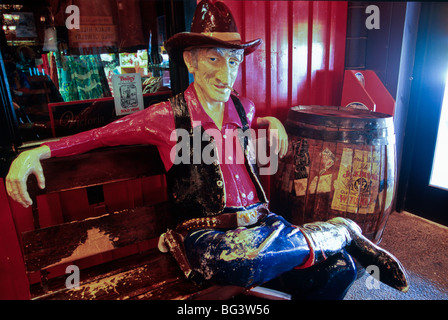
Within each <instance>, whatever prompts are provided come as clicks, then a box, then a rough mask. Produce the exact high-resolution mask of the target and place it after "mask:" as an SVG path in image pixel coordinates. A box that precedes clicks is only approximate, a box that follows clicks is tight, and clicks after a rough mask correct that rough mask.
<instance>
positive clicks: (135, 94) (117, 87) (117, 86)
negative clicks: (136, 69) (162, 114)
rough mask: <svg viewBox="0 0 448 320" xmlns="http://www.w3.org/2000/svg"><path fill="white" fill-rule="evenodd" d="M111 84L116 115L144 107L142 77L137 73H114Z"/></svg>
mask: <svg viewBox="0 0 448 320" xmlns="http://www.w3.org/2000/svg"><path fill="white" fill-rule="evenodd" d="M112 86H113V89H114V90H113V92H114V99H115V112H116V114H117V116H121V115H125V114H129V113H133V112H136V111H140V110H143V109H144V106H143V93H142V78H141V76H140V74H139V73H126V74H114V75H113V76H112Z"/></svg>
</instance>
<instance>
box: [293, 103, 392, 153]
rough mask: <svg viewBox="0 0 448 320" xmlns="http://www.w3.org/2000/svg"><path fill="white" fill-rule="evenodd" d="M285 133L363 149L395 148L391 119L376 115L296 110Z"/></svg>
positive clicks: (316, 108) (345, 110) (311, 108)
mask: <svg viewBox="0 0 448 320" xmlns="http://www.w3.org/2000/svg"><path fill="white" fill-rule="evenodd" d="M285 128H286V131H287V132H288V133H289V134H293V135H296V136H299V137H303V138H309V139H316V140H324V141H332V142H342V143H349V144H363V145H390V144H395V133H394V123H393V117H392V116H390V115H388V114H385V113H379V112H372V111H369V110H362V109H350V108H345V107H334V106H312V105H310V106H296V107H293V108H291V109H290V110H289V113H288V118H287V120H286V123H285Z"/></svg>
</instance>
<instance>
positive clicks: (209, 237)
mask: <svg viewBox="0 0 448 320" xmlns="http://www.w3.org/2000/svg"><path fill="white" fill-rule="evenodd" d="M184 243H185V250H186V253H187V257H188V260H189V262H190V265H191V267H192V268H193V270H195V271H196V272H198V273H199V274H201V275H202V276H203V277H204V278H205V279H206V280H208V281H210V282H212V283H214V284H222V285H236V286H242V287H251V286H256V285H260V284H263V283H266V282H268V281H270V280H273V279H274V278H277V277H278V276H280V275H282V274H283V275H287V274H288V273H291V274H297V275H298V277H300V274H306V273H307V271H303V270H295V269H294V268H295V267H297V266H300V265H302V264H303V263H304V262H306V260H307V259H308V257H309V253H310V250H309V247H308V244H307V241H306V239H305V237H304V235H303V234H302V232H301V231H300V229H299V228H297V226H294V225H292V224H290V223H289V222H287V221H286V220H285V219H284V218H283V217H281V216H278V215H276V214H273V213H271V214H269V215H268V216H267V217H265V218H264V219H262V220H261V221H260V222H259V223H258V224H257V225H255V226H252V227H248V228H246V227H240V228H237V229H232V230H226V231H223V230H215V229H200V230H196V231H192V232H190V233H189V234H188V235H187V236H186V238H185V242H184ZM341 249H342V248H341ZM344 259H345V260H347V261H346V265H347V268H348V269H347V268H345V269H347V270H345V269H344V270H345V271H346V272H345V273H344V281H342V282H341V285H342V286H349V285H350V284H351V283H352V282H353V280H354V279H355V277H356V267H355V266H354V264H353V261H352V260H351V258H350V256H348V255H345V256H344ZM348 260H349V261H348ZM337 264H338V265H341V263H340V262H338V263H337ZM325 268H326V270H328V272H333V273H334V275H336V273H338V274H339V273H340V271H341V270H337V268H331V267H330V268H328V266H326V267H325ZM310 269H311V268H310ZM336 271H337V272H336ZM322 272H323V271H320V274H321V275H322ZM326 273H327V271H324V272H323V274H326ZM329 276H330V278H334V277H333V276H331V275H329ZM307 277H309V275H307ZM298 285H299V286H300V284H298ZM326 285H328V284H326ZM344 289H346V288H344Z"/></svg>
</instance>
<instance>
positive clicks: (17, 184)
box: [6, 146, 51, 208]
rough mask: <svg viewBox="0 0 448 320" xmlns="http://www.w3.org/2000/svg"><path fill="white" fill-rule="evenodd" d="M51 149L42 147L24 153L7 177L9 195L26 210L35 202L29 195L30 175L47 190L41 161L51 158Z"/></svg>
mask: <svg viewBox="0 0 448 320" xmlns="http://www.w3.org/2000/svg"><path fill="white" fill-rule="evenodd" d="M50 153H51V152H50V149H49V148H48V147H47V146H41V147H38V148H35V149H31V150H28V151H24V152H22V153H21V154H20V155H19V156H18V157H17V158H16V159H15V160H14V161H13V162H12V164H11V167H10V168H9V172H8V175H7V176H6V191H7V192H8V195H9V196H10V197H11V198H12V199H13V200H14V201H17V202H19V203H20V204H21V205H22V206H24V207H25V208H27V207H29V206H30V205H31V204H32V203H33V201H32V200H31V198H30V195H29V194H28V190H27V185H26V182H27V180H28V177H29V176H30V174H34V175H35V176H36V178H37V182H38V184H39V187H40V188H41V189H44V188H45V177H44V173H43V169H42V165H41V163H40V160H42V159H46V158H49V157H50Z"/></svg>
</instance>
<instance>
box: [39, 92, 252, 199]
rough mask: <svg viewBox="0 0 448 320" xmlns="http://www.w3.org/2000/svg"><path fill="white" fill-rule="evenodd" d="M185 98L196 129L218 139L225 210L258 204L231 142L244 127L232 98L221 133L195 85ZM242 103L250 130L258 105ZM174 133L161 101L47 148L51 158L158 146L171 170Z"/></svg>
mask: <svg viewBox="0 0 448 320" xmlns="http://www.w3.org/2000/svg"><path fill="white" fill-rule="evenodd" d="M184 96H185V100H186V101H187V104H188V109H189V111H190V116H191V119H192V121H193V126H196V123H198V122H200V124H201V125H202V126H203V128H204V129H205V131H206V132H207V133H208V134H210V135H211V136H213V137H214V138H215V141H216V145H217V148H218V155H219V160H220V167H221V170H222V173H223V177H224V185H225V190H226V207H241V206H243V207H247V206H249V205H251V204H255V203H257V202H259V199H258V197H257V192H256V189H255V186H254V184H253V182H252V180H251V178H250V176H249V173H248V172H247V170H246V167H245V165H244V163H242V158H241V155H242V154H243V153H242V150H241V146H240V144H239V143H238V142H237V140H235V141H230V142H229V141H228V140H229V139H231V138H232V137H231V136H229V135H230V134H231V133H232V132H233V130H235V129H237V128H241V127H242V124H241V121H240V118H239V116H238V113H237V111H236V109H235V106H234V104H233V101H232V99H229V100H228V101H227V102H226V103H225V109H224V116H223V122H222V128H221V130H219V129H218V127H217V126H216V124H215V123H214V121H213V120H212V119H211V118H210V116H209V115H208V114H207V113H206V112H205V111H204V109H203V107H202V105H201V104H200V102H199V99H198V97H197V94H196V90H195V89H194V85H193V84H191V85H190V86H189V87H188V89H187V90H186V91H185V92H184ZM240 100H241V103H242V105H243V106H244V109H245V110H246V114H247V121H248V124H249V127H250V126H251V124H252V121H253V119H254V115H255V106H254V104H253V102H251V101H250V100H248V99H246V98H240ZM172 132H175V124H174V116H173V110H172V108H171V105H170V103H169V102H162V103H159V104H156V105H154V106H151V107H149V108H147V109H145V110H142V111H140V112H137V113H134V114H131V115H128V116H126V117H124V118H122V119H120V120H117V121H115V122H112V123H110V124H108V125H106V126H104V127H101V128H98V129H93V130H90V131H86V132H82V133H79V134H76V135H73V136H70V137H65V138H61V139H60V140H59V141H54V142H48V143H45V145H47V146H48V147H49V148H50V150H51V156H52V157H61V156H70V155H74V154H80V153H83V152H87V151H89V150H92V149H96V148H101V147H106V146H118V145H133V144H151V145H156V146H157V148H158V150H159V153H160V157H161V159H162V161H163V163H164V165H165V169H166V170H167V171H168V170H169V169H170V168H171V166H172V165H173V162H172V161H171V158H170V152H171V150H172V148H173V147H174V146H175V145H176V143H177V138H176V136H175V134H174V135H173V136H172ZM217 135H219V136H217Z"/></svg>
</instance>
